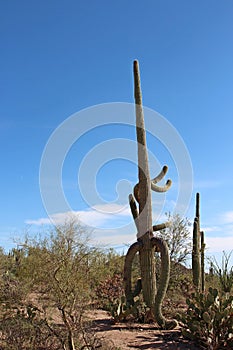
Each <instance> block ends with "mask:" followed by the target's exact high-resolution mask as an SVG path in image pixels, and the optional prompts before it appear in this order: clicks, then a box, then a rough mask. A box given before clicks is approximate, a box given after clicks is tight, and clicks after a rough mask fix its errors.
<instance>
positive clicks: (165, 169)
mask: <svg viewBox="0 0 233 350" xmlns="http://www.w3.org/2000/svg"><path fill="white" fill-rule="evenodd" d="M167 171H168V166H167V165H164V166H163V169H162V170H161V171H160V173H159V175H157V176H156V177H155V178H154V179H152V180H151V182H153V183H154V184H157V182H159V181H161V180H162V179H163V178H164V176H165V175H166V173H167Z"/></svg>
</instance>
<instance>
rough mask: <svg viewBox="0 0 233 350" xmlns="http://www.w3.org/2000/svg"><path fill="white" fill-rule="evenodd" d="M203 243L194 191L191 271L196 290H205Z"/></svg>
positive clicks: (198, 197)
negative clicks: (194, 213) (194, 207)
mask: <svg viewBox="0 0 233 350" xmlns="http://www.w3.org/2000/svg"><path fill="white" fill-rule="evenodd" d="M204 254H205V243H204V232H203V231H200V194H199V193H196V217H195V219H194V223H193V250H192V271H193V284H194V286H195V288H196V289H197V290H202V291H204V290H205V255H204Z"/></svg>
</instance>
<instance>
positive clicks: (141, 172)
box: [124, 61, 177, 329]
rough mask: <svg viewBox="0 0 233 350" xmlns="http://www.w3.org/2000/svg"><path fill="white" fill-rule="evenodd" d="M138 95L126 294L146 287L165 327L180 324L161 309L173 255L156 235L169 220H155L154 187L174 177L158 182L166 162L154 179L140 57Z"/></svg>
mask: <svg viewBox="0 0 233 350" xmlns="http://www.w3.org/2000/svg"><path fill="white" fill-rule="evenodd" d="M134 96H135V110H136V134H137V146H138V179H139V182H138V184H136V186H135V187H134V195H132V194H130V196H129V202H130V208H131V212H132V215H133V218H134V221H135V225H136V228H137V242H136V243H134V244H133V245H131V247H130V248H129V250H128V252H127V254H126V258H125V267H124V282H125V295H126V299H127V303H128V305H133V304H134V297H135V296H136V295H138V294H139V293H140V291H141V289H142V293H143V299H144V302H145V303H146V305H147V307H148V308H149V309H150V311H151V313H152V314H153V316H154V318H155V320H156V321H157V323H158V324H159V325H160V327H161V328H164V329H168V328H174V327H175V326H176V324H177V323H176V321H175V320H172V321H169V320H167V319H165V317H164V316H163V314H162V310H161V306H162V302H163V299H164V297H165V294H166V290H167V287H168V281H169V274H170V256H169V251H168V246H167V243H166V241H165V240H163V239H162V238H159V237H155V236H154V235H153V232H154V231H158V230H161V229H163V228H165V227H166V223H165V224H161V225H154V226H153V224H152V200H151V190H153V191H156V192H166V191H167V190H168V189H169V187H170V186H171V180H168V181H167V183H166V185H165V186H163V187H160V186H158V185H157V183H158V182H159V181H160V180H162V179H163V177H164V176H165V174H166V173H167V170H168V167H167V166H164V167H163V169H162V170H161V172H160V173H159V174H158V175H157V176H156V177H155V178H154V179H152V180H151V178H150V172H149V164H148V154H147V146H146V131H145V125H144V114H143V106H142V95H141V88H140V76H139V66H138V62H137V61H134ZM135 200H136V201H137V202H138V206H139V208H138V207H137V204H136V201H135ZM155 250H156V251H159V252H160V254H161V274H160V275H161V278H160V284H159V287H158V288H156V287H157V286H156V277H155V272H156V271H155ZM137 252H139V260H140V270H141V279H140V280H139V281H138V283H137V286H136V288H135V290H134V291H133V290H132V285H131V284H132V283H131V272H132V263H133V259H134V257H135V255H136V253H137Z"/></svg>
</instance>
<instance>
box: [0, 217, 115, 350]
mask: <svg viewBox="0 0 233 350" xmlns="http://www.w3.org/2000/svg"><path fill="white" fill-rule="evenodd" d="M89 238H90V237H89V232H88V231H87V229H86V228H85V227H82V226H81V225H80V224H79V223H78V222H75V221H68V222H67V223H65V224H64V225H61V226H57V227H54V228H53V229H52V230H51V232H50V233H49V234H48V235H47V236H40V235H38V236H35V237H30V236H29V235H27V236H26V237H25V240H24V241H23V242H20V244H19V243H18V248H17V249H14V250H12V251H11V252H10V254H9V256H8V257H7V258H6V259H5V262H4V266H3V264H0V271H1V275H0V301H1V304H0V321H1V329H0V332H1V335H0V349H4V350H5V349H7V350H8V349H12V350H16V349H21V350H24V349H25V350H26V349H27V350H29V349H38V350H39V349H40V350H42V349H48V350H50V349H52V350H53V349H59V350H60V349H68V350H74V349H77V350H80V349H84V348H85V349H87V348H88V349H89V348H90V349H97V348H99V347H100V344H101V347H102V348H103V349H104V347H103V342H102V341H100V340H99V339H97V337H96V336H95V334H93V332H92V331H91V328H90V324H89V322H88V320H87V318H86V316H85V312H86V310H89V309H90V305H91V304H92V302H93V299H95V288H96V286H97V285H98V283H99V280H103V279H104V278H106V276H109V275H110V271H111V273H112V272H113V271H115V272H118V271H120V267H119V266H120V259H119V257H118V256H117V254H115V253H114V252H113V251H109V252H107V253H105V252H103V251H101V250H100V249H96V248H93V247H92V246H91V245H90V242H89ZM0 254H1V252H0ZM3 256H5V255H4V254H3ZM3 260H4V259H2V261H3ZM118 263H119V264H118ZM30 303H31V304H30ZM30 305H31V306H30ZM32 305H33V306H32ZM10 339H12V345H11V342H10ZM7 343H9V344H10V345H9V346H8V347H6V344H7ZM37 344H40V347H39V345H38V347H37ZM10 346H11V347H10Z"/></svg>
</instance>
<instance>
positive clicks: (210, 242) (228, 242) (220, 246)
mask: <svg viewBox="0 0 233 350" xmlns="http://www.w3.org/2000/svg"><path fill="white" fill-rule="evenodd" d="M232 242H233V233H232V235H231V236H224V237H206V248H207V252H208V253H211V254H214V253H218V252H219V253H221V252H223V251H229V250H231V248H232Z"/></svg>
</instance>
